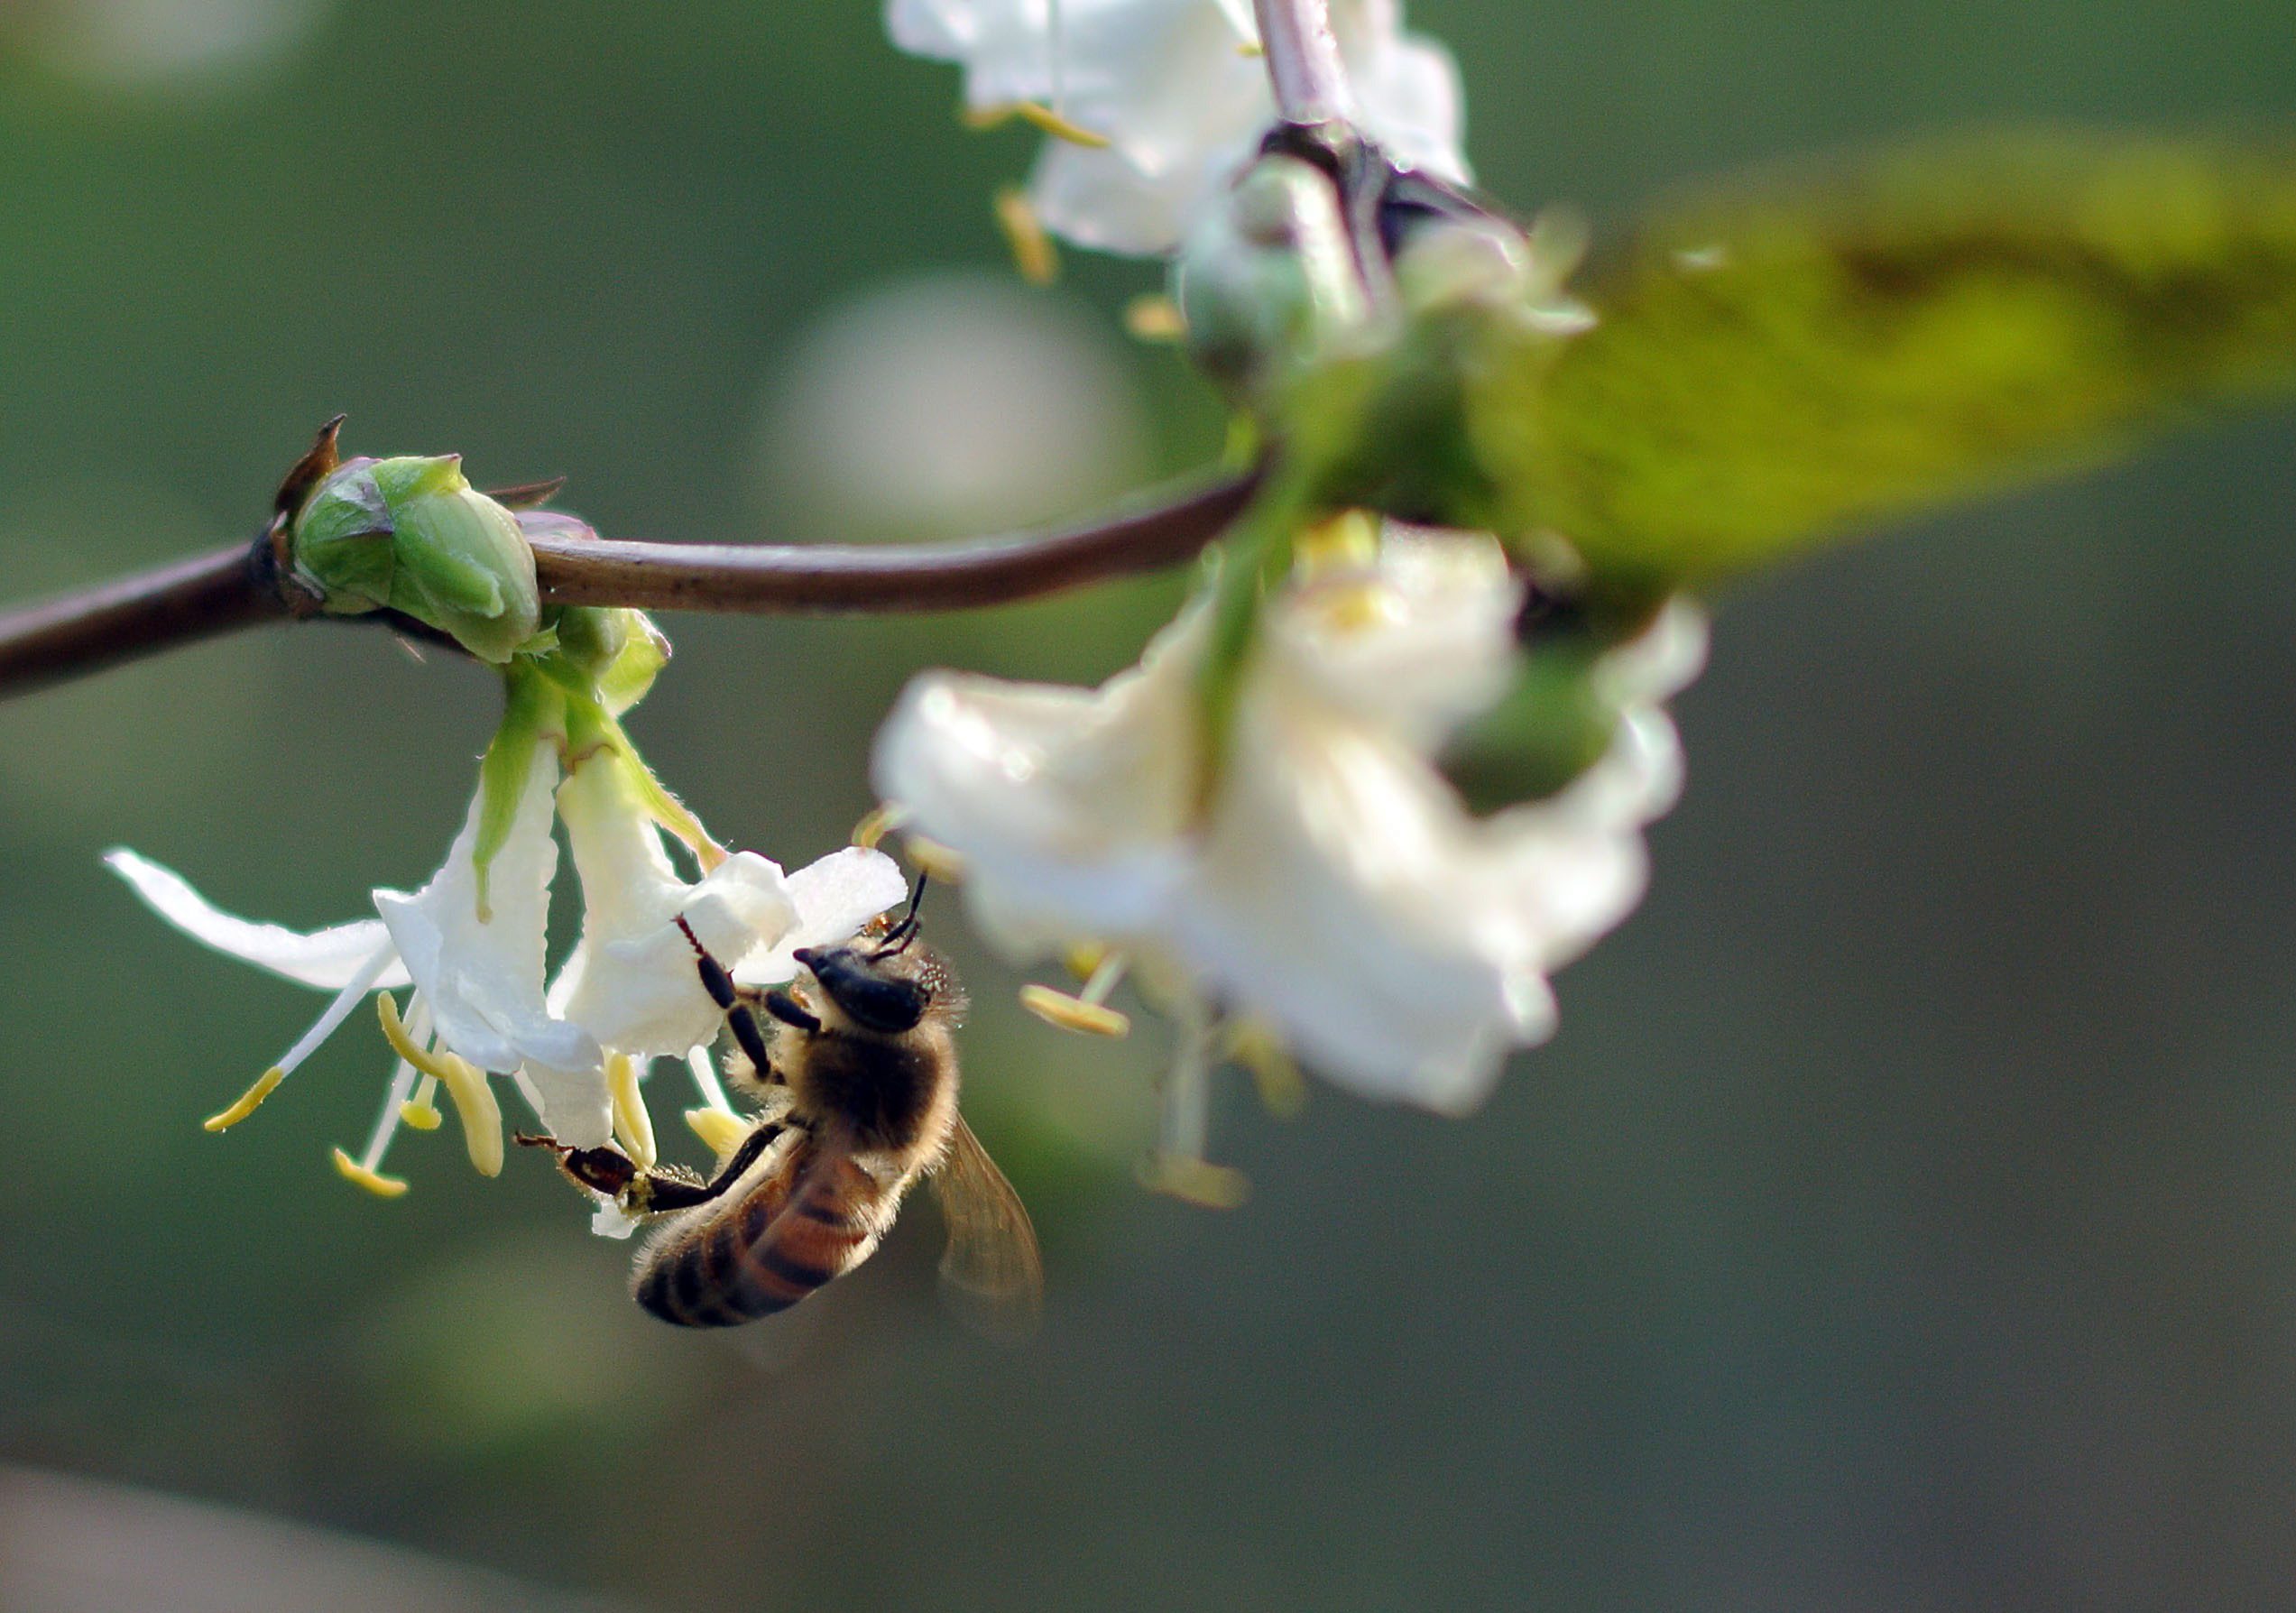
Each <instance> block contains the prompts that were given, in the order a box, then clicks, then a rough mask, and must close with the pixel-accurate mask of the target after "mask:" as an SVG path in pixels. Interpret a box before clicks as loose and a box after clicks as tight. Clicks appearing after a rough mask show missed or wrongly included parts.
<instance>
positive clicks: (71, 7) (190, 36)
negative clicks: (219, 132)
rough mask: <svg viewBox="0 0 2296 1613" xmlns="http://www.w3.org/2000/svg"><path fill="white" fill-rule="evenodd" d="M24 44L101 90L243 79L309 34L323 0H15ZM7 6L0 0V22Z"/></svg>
mask: <svg viewBox="0 0 2296 1613" xmlns="http://www.w3.org/2000/svg"><path fill="white" fill-rule="evenodd" d="M20 9H21V13H22V21H23V25H24V27H25V29H26V31H27V34H28V38H29V42H30V43H31V45H32V50H33V51H34V52H35V53H36V54H37V55H38V56H40V57H41V59H42V60H45V61H46V62H47V63H48V65H50V66H51V67H52V68H53V69H56V70H57V71H59V72H61V73H64V74H67V75H69V77H71V78H78V79H80V80H82V81H83V82H86V83H88V84H91V85H95V86H97V87H99V88H106V89H114V90H144V89H150V90H175V89H190V88H207V87H209V86H217V85H226V84H230V83H234V82H236V81H240V80H244V79H249V78H254V77H255V76H257V75H258V74H260V73H261V72H263V70H264V69H268V68H271V67H273V66H275V65H277V64H278V63H280V62H281V61H283V60H285V59H286V58H287V57H288V56H289V55H290V53H291V52H292V51H294V50H295V49H296V48H297V47H298V46H300V45H301V44H302V43H303V42H304V41H307V40H309V38H310V37H311V36H312V35H313V34H314V33H315V32H318V26H319V24H320V23H322V22H324V21H325V20H326V18H327V14H328V13H329V12H331V11H332V10H333V9H334V5H333V0H25V3H24V4H23V5H22V6H21V8H20ZM9 10H10V7H9V6H6V5H0V24H5V22H6V21H7V19H8V12H9Z"/></svg>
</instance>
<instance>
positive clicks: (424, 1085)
mask: <svg viewBox="0 0 2296 1613" xmlns="http://www.w3.org/2000/svg"><path fill="white" fill-rule="evenodd" d="M407 1067H408V1068H409V1069H412V1068H413V1067H414V1066H413V1065H408V1066H407ZM437 1097H438V1077H437V1076H435V1075H426V1076H424V1077H423V1078H422V1081H421V1083H420V1085H418V1086H417V1087H416V1088H415V1095H414V1096H413V1097H412V1098H410V1099H409V1100H408V1101H406V1102H404V1103H401V1105H399V1118H400V1119H401V1120H403V1121H405V1122H406V1123H407V1124H408V1125H410V1126H412V1127H413V1128H414V1129H416V1130H418V1131H436V1130H438V1128H439V1127H440V1126H442V1125H444V1124H445V1123H446V1120H445V1117H444V1116H442V1115H441V1114H439V1112H438V1104H437V1103H436V1102H435V1101H433V1100H434V1099H436V1098H437Z"/></svg>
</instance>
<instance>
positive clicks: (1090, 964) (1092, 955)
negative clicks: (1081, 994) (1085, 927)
mask: <svg viewBox="0 0 2296 1613" xmlns="http://www.w3.org/2000/svg"><path fill="white" fill-rule="evenodd" d="M1107 962H1108V948H1107V947H1105V946H1103V945H1101V944H1100V943H1099V942H1097V941H1081V942H1079V943H1077V944H1076V945H1074V946H1072V947H1070V948H1069V949H1068V950H1067V951H1066V952H1065V953H1063V954H1060V966H1061V967H1062V968H1064V969H1065V970H1067V971H1068V972H1069V973H1071V974H1073V975H1074V976H1075V977H1076V978H1077V979H1078V980H1090V979H1092V978H1093V976H1094V975H1095V974H1098V973H1099V972H1100V967H1101V965H1102V963H1107Z"/></svg>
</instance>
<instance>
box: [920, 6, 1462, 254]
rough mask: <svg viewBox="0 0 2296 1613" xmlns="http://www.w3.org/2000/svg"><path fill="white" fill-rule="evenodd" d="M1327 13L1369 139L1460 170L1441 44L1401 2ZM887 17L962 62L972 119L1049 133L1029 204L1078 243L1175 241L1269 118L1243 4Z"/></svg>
mask: <svg viewBox="0 0 2296 1613" xmlns="http://www.w3.org/2000/svg"><path fill="white" fill-rule="evenodd" d="M1331 16H1332V33H1333V35H1334V36H1335V37H1336V38H1337V40H1338V41H1339V46H1340V53H1341V56H1342V58H1343V59H1344V60H1345V62H1346V64H1347V68H1348V71H1349V75H1350V78H1351V85H1352V88H1353V91H1354V95H1355V100H1356V111H1357V122H1358V123H1359V124H1360V127H1361V129H1362V131H1363V133H1364V134H1366V135H1367V136H1368V137H1369V138H1370V139H1371V140H1373V141H1375V142H1377V143H1379V144H1380V145H1381V146H1383V147H1385V148H1386V150H1387V152H1388V155H1389V156H1391V157H1393V158H1394V159H1395V160H1396V161H1397V162H1399V163H1401V164H1403V165H1404V166H1406V167H1410V168H1419V169H1424V170H1425V171H1428V172H1430V173H1433V174H1435V175H1437V176H1439V177H1441V178H1443V179H1446V180H1462V181H1463V180H1466V179H1467V177H1468V171H1467V161H1466V158H1465V157H1464V155H1463V154H1462V152H1461V149H1460V140H1461V120H1462V106H1461V97H1460V88H1459V71H1458V68H1457V66H1456V64H1455V63H1454V62H1453V61H1452V58H1451V55H1450V52H1448V51H1445V50H1444V49H1443V46H1441V45H1440V44H1437V43H1435V42H1434V41H1431V40H1428V39H1426V38H1425V37H1423V36H1420V35H1417V34H1408V33H1406V32H1403V18H1402V8H1401V6H1400V5H1398V4H1397V0H1333V3H1332V8H1331ZM886 26H887V28H888V30H889V31H890V33H891V34H892V38H893V42H894V43H895V44H897V45H899V47H900V48H901V49H903V50H905V51H913V52H915V53H917V54H918V55H922V56H930V57H935V58H937V59H941V60H950V61H955V62H958V63H961V64H962V65H963V66H964V69H965V84H964V93H965V100H966V102H967V104H968V105H969V106H970V107H971V108H972V109H973V113H974V114H975V115H976V116H979V117H982V118H983V119H991V118H994V117H996V116H998V115H1000V114H1004V113H1008V112H1012V111H1016V110H1021V111H1028V112H1030V113H1031V115H1032V117H1033V121H1036V122H1037V123H1039V124H1043V125H1044V126H1046V127H1047V128H1048V129H1050V130H1051V131H1053V133H1054V134H1055V136H1056V138H1055V139H1054V140H1053V141H1052V142H1051V143H1048V144H1047V147H1046V149H1045V151H1044V153H1043V155H1042V156H1041V157H1040V158H1039V160H1038V161H1037V171H1036V174H1035V176H1034V178H1033V179H1032V180H1031V182H1030V185H1029V198H1030V200H1031V201H1032V203H1033V204H1034V206H1035V208H1036V211H1037V216H1038V217H1040V218H1041V219H1042V221H1043V222H1044V224H1045V225H1046V226H1048V227H1049V228H1051V229H1052V230H1054V231H1056V233H1058V234H1060V235H1065V236H1066V237H1067V238H1068V239H1069V240H1071V241H1074V242H1075V243H1076V244H1079V245H1082V246H1091V247H1097V248H1099V249H1101V250H1102V251H1106V252H1117V253H1139V254H1154V253H1166V252H1169V251H1171V250H1172V249H1173V247H1175V246H1176V245H1177V244H1178V243H1179V240H1180V237H1181V235H1183V234H1184V233H1185V230H1186V228H1187V226H1188V223H1189V221H1190V219H1191V218H1192V217H1194V214H1195V212H1196V209H1197V207H1199V205H1200V204H1201V203H1202V201H1203V198H1205V197H1206V196H1207V195H1208V194H1209V193H1210V192H1211V191H1212V189H1213V188H1214V187H1215V186H1218V185H1221V184H1224V183H1225V182H1226V181H1227V180H1230V179H1231V178H1232V177H1233V176H1234V175H1235V173H1236V171H1238V170H1239V169H1240V167H1241V166H1242V165H1243V164H1244V162H1246V161H1248V160H1249V158H1250V156H1251V154H1252V152H1253V151H1254V149H1255V147H1256V146H1257V144H1258V143H1259V137H1260V136H1261V135H1262V134H1265V133H1266V131H1267V130H1268V127H1269V126H1270V125H1271V124H1274V123H1275V121H1276V106H1275V100H1274V97H1273V96H1272V94H1271V93H1270V91H1269V89H1268V76H1267V64H1266V63H1265V62H1264V61H1262V60H1260V59H1259V31H1258V28H1257V26H1256V25H1255V23H1254V22H1253V20H1252V8H1251V5H1250V0H890V4H889V5H887V7H886Z"/></svg>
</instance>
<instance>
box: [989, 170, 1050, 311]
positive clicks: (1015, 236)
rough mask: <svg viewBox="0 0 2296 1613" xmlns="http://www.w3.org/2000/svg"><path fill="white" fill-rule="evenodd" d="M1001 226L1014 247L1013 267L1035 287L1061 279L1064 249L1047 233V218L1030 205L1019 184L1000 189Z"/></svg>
mask: <svg viewBox="0 0 2296 1613" xmlns="http://www.w3.org/2000/svg"><path fill="white" fill-rule="evenodd" d="M996 209H997V227H998V228H999V229H1000V230H1002V231H1003V232H1004V244H1006V245H1007V246H1009V247H1010V248H1011V249H1012V266H1013V267H1014V268H1015V269H1017V270H1019V272H1020V278H1021V279H1023V280H1025V281H1028V283H1029V284H1030V285H1032V286H1048V285H1050V284H1052V283H1053V281H1056V280H1058V279H1059V278H1060V249H1059V248H1058V247H1056V246H1055V245H1054V244H1052V237H1051V236H1050V235H1047V234H1046V233H1045V226H1044V221H1043V220H1042V219H1040V218H1038V217H1037V209H1036V208H1035V207H1032V206H1031V205H1030V204H1029V201H1028V192H1027V191H1025V190H1023V189H1020V187H1019V186H1018V185H1007V186H1006V187H1005V188H1004V189H1001V190H1000V191H998V192H997V199H996Z"/></svg>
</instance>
